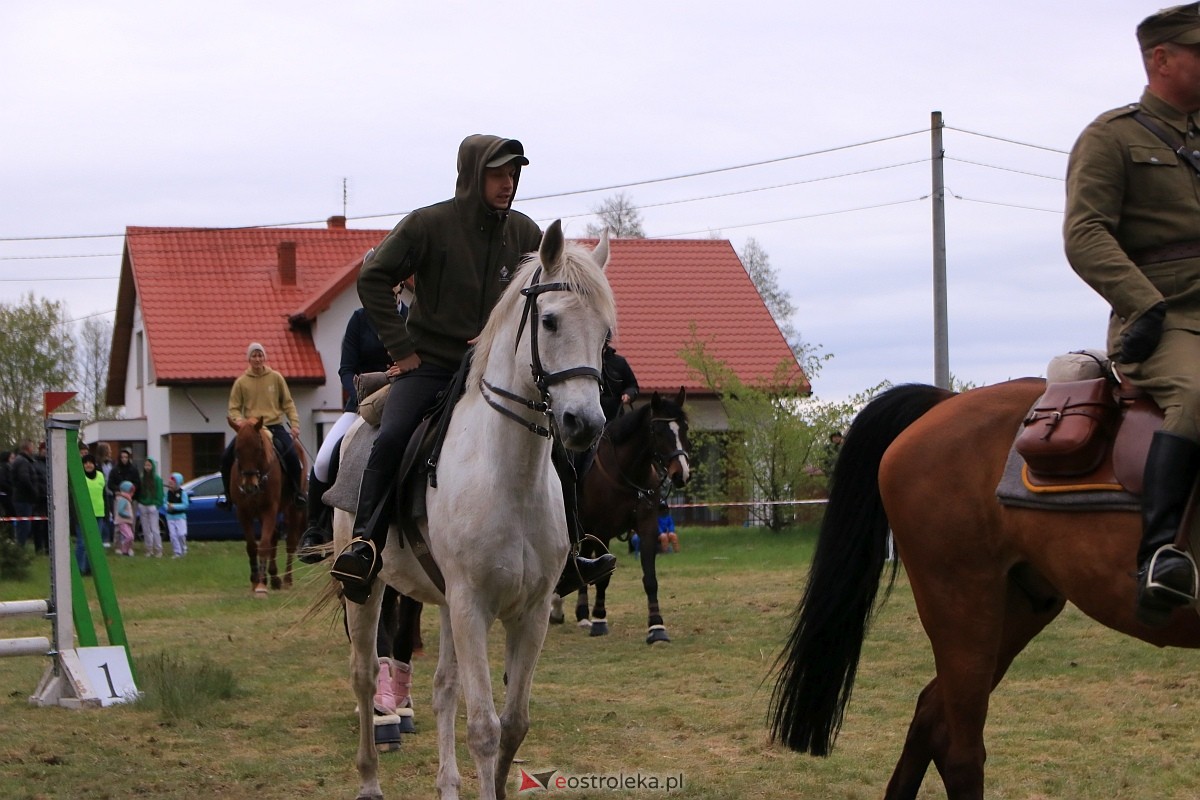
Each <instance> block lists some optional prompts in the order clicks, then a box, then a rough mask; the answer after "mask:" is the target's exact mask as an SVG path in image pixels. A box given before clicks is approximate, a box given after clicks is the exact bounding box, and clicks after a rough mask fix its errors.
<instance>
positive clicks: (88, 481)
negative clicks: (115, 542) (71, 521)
mask: <svg viewBox="0 0 1200 800" xmlns="http://www.w3.org/2000/svg"><path fill="white" fill-rule="evenodd" d="M83 480H84V483H85V485H86V486H87V491H88V499H90V500H91V504H92V514H93V516H94V517H95V519H96V526H97V527H101V522H103V520H104V476H103V475H101V474H100V470H99V469H97V467H96V459H95V458H93V457H92V456H91V454H88V455H85V456H84V457H83ZM75 562H76V563H77V564H79V574H80V575H90V574H92V570H91V564H90V563H89V562H88V554H87V547H86V546H85V545H84V537H83V525H82V523H81V524H79V525H76V526H75Z"/></svg>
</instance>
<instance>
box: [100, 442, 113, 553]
mask: <svg viewBox="0 0 1200 800" xmlns="http://www.w3.org/2000/svg"><path fill="white" fill-rule="evenodd" d="M96 469H98V470H100V474H101V475H103V476H104V524H103V525H101V526H100V541H101V542H103V543H104V547H105V549H107V548H109V547H112V540H113V522H112V508H113V494H114V492H113V487H112V484H110V483H109V481H108V479H109V477H110V476H111V474H112V470H113V461H112V448H111V447H109V446H108V444H107V443H105V442H100V443H99V444H97V445H96Z"/></svg>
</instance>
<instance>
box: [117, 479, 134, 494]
mask: <svg viewBox="0 0 1200 800" xmlns="http://www.w3.org/2000/svg"><path fill="white" fill-rule="evenodd" d="M117 488H118V489H120V490H121V491H122V492H132V491H133V483H132V482H131V481H121V485H120V486H118V487H117Z"/></svg>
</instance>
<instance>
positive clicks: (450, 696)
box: [433, 606, 462, 800]
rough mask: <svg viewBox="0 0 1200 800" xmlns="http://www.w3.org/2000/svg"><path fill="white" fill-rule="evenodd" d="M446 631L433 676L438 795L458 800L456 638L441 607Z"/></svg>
mask: <svg viewBox="0 0 1200 800" xmlns="http://www.w3.org/2000/svg"><path fill="white" fill-rule="evenodd" d="M439 611H440V613H441V619H442V630H441V633H440V638H439V640H438V665H437V669H436V670H435V671H434V673H433V713H434V718H435V719H436V720H437V737H438V762H439V765H438V777H437V788H438V794H439V795H440V796H441V798H442V800H458V790H459V786H460V785H461V783H462V777H461V776H460V775H459V774H458V755H457V753H456V751H455V746H454V717H455V716H456V715H457V714H458V660H457V658H456V657H455V653H454V635H453V632H452V626H451V624H450V611H449V609H447V608H446V607H445V606H439Z"/></svg>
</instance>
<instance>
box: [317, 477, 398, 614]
mask: <svg viewBox="0 0 1200 800" xmlns="http://www.w3.org/2000/svg"><path fill="white" fill-rule="evenodd" d="M389 477H390V476H388V475H387V473H385V472H383V471H382V470H377V469H367V470H363V475H362V483H360V484H359V486H358V507H357V508H358V510H357V511H356V512H355V513H354V531H353V538H351V540H350V544H348V545H346V549H344V550H342V552H341V553H339V554H338V557H337V558H336V559H335V560H334V562H333V568H332V569H330V573H331V574H332V575H333V577H335V578H337V579H338V580H339V581H341V582H342V594H343V595H345V597H346V599H347V600H350V601H351V602H354V603H359V604H362V603H365V602H366V601H367V598H368V597H370V596H371V583H372V582H373V581H374V580H375V576H376V575H378V574H379V568H380V567H382V566H383V546H384V544H386V543H387V531H388V523H389V520H388V515H387V514H386V513H382V512H386V509H380V508H379V505H380V503H381V501H382V500H383V499H384V497H385V496H386V495H387V489H388V478H389ZM377 511H379V512H381V513H379V514H378V515H377V514H376V512H377ZM376 516H377V517H378V518H377V519H374V520H372V517H376Z"/></svg>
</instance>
